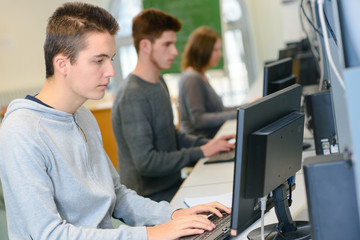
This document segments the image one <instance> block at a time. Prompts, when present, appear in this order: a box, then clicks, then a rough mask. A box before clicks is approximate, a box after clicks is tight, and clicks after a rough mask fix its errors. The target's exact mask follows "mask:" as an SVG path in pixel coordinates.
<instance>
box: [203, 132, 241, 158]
mask: <svg viewBox="0 0 360 240" xmlns="http://www.w3.org/2000/svg"><path fill="white" fill-rule="evenodd" d="M234 137H235V135H234V134H232V135H226V136H222V137H220V138H215V139H212V140H210V141H209V142H208V143H207V144H205V145H202V146H201V147H200V149H201V150H202V151H203V154H204V156H205V157H211V156H213V155H215V154H216V153H218V152H227V151H230V150H232V149H235V144H232V143H229V142H228V140H229V139H232V138H234Z"/></svg>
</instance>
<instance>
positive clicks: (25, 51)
mask: <svg viewBox="0 0 360 240" xmlns="http://www.w3.org/2000/svg"><path fill="white" fill-rule="evenodd" d="M65 2H69V1H65V0H0V94H1V93H2V92H7V91H14V90H19V89H28V88H31V89H33V88H36V87H39V88H40V87H41V86H42V84H43V83H44V81H45V63H44V57H43V43H44V40H45V28H46V24H47V19H48V18H49V17H50V15H51V14H52V13H53V12H54V11H55V9H56V8H57V7H58V6H60V5H61V4H63V3H65ZM84 2H88V3H92V4H95V5H99V6H101V4H102V3H103V2H104V1H101V0H88V1H84Z"/></svg>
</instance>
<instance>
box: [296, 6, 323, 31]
mask: <svg viewBox="0 0 360 240" xmlns="http://www.w3.org/2000/svg"><path fill="white" fill-rule="evenodd" d="M303 2H304V0H301V2H300V7H301V10H302V11H303V13H304V16H305V17H306V19H307V20H308V22H309V23H310V25H311V26H312V27H313V28H314V30H315V31H316V32H317V33H319V35H320V36H322V33H321V32H320V31H319V29H317V28H316V27H315V26H314V24H313V23H312V21H311V20H310V18H309V17H308V15H307V14H306V12H305V9H304V6H303Z"/></svg>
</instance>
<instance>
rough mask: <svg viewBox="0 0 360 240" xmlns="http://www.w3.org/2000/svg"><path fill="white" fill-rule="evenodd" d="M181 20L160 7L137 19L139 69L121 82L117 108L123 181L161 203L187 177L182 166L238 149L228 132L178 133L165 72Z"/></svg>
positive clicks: (114, 120)
mask: <svg viewBox="0 0 360 240" xmlns="http://www.w3.org/2000/svg"><path fill="white" fill-rule="evenodd" d="M180 29H181V23H180V21H179V20H178V19H177V18H175V17H173V16H171V15H169V14H167V13H165V12H163V11H160V10H156V9H146V10H144V11H142V12H141V13H139V14H138V15H137V16H136V17H135V18H134V19H133V26H132V30H133V33H132V37H133V41H134V45H135V49H136V51H137V54H138V61H137V65H136V67H135V69H134V71H133V72H132V73H131V74H130V75H129V76H128V77H127V79H125V81H124V83H123V84H121V85H120V86H119V89H118V90H117V93H116V94H115V100H114V105H113V108H112V124H113V129H114V135H115V138H116V141H117V145H118V156H119V158H118V159H119V169H120V178H121V182H122V183H123V184H125V185H126V186H127V187H129V188H132V189H134V190H135V191H136V192H137V193H138V194H140V195H142V196H145V197H149V198H151V199H153V200H156V201H161V200H166V201H170V200H171V199H172V197H173V196H174V195H175V193H176V191H177V190H178V188H179V187H180V185H181V183H182V181H183V179H182V178H181V169H182V168H184V167H185V166H189V165H194V164H195V163H196V162H197V161H198V160H199V159H200V158H203V157H209V156H212V155H214V154H216V153H217V152H220V151H229V150H231V149H233V148H235V145H234V144H229V143H228V142H227V141H226V140H227V139H229V138H233V136H223V137H221V138H218V139H214V140H210V141H208V139H206V138H203V137H199V136H197V137H195V136H192V135H189V134H185V133H183V132H181V131H178V130H177V129H176V128H175V126H174V120H173V112H172V107H171V102H170V96H169V91H168V89H167V86H166V84H165V81H164V79H163V78H162V77H161V76H160V71H161V70H163V69H169V68H170V67H171V64H172V62H173V61H174V58H175V56H176V55H177V54H178V52H177V49H176V47H175V42H176V32H178V31H179V30H180Z"/></svg>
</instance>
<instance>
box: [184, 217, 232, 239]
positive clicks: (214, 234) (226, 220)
mask: <svg viewBox="0 0 360 240" xmlns="http://www.w3.org/2000/svg"><path fill="white" fill-rule="evenodd" d="M221 214H222V215H223V217H218V216H217V215H216V214H211V215H210V216H209V220H210V221H211V222H213V223H214V224H215V225H216V227H215V228H214V229H213V230H212V231H205V232H204V233H202V234H199V235H191V236H187V237H182V238H180V239H181V240H192V239H196V240H199V239H207V240H220V239H224V238H226V237H227V236H229V235H230V220H231V215H230V214H228V213H226V212H221Z"/></svg>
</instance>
